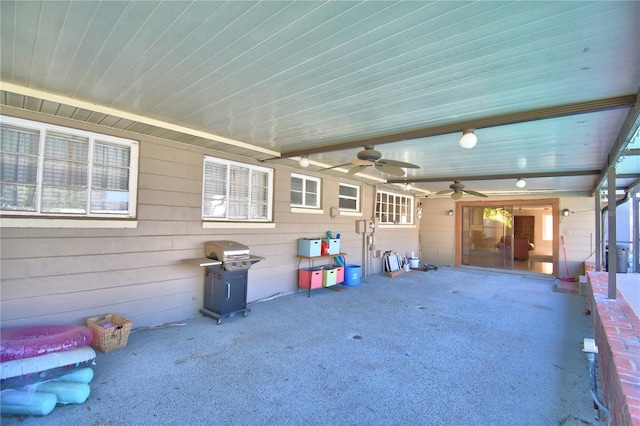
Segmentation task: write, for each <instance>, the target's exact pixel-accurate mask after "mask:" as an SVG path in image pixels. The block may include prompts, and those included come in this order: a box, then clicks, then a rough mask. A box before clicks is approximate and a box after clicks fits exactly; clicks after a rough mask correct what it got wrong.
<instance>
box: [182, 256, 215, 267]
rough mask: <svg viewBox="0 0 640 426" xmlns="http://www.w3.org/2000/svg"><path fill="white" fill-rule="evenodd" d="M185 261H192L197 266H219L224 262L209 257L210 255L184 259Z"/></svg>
mask: <svg viewBox="0 0 640 426" xmlns="http://www.w3.org/2000/svg"><path fill="white" fill-rule="evenodd" d="M183 262H187V263H190V264H192V265H197V266H217V265H222V262H221V261H219V260H215V259H209V258H208V257H198V258H196V259H184V260H183Z"/></svg>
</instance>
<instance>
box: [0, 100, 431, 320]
mask: <svg viewBox="0 0 640 426" xmlns="http://www.w3.org/2000/svg"><path fill="white" fill-rule="evenodd" d="M20 116H21V117H22V118H28V119H33V120H41V121H49V122H51V123H53V124H58V125H63V126H68V127H75V126H76V124H75V123H73V122H71V121H66V120H63V119H50V118H49V117H47V119H45V118H43V117H42V116H37V115H35V114H31V113H26V112H25V113H20ZM81 128H82V129H85V130H90V131H96V132H101V131H102V130H101V129H100V128H99V127H91V126H87V125H83V126H82V127H81ZM115 135H116V136H121V137H126V138H131V139H137V140H139V141H140V160H139V179H138V185H139V191H138V215H137V216H138V217H137V226H136V227H135V228H133V229H100V228H74V227H67V228H50V227H40V228H36V227H27V228H12V227H3V228H2V230H1V231H2V232H1V240H0V243H1V244H0V256H1V258H0V261H1V263H0V268H1V271H0V279H1V302H0V313H1V321H2V327H3V328H11V327H22V326H30V325H43V324H83V323H84V322H85V320H86V318H88V317H93V316H97V315H102V314H107V313H117V314H119V315H122V316H125V317H127V318H129V319H131V320H132V321H133V324H134V328H136V327H144V326H151V325H158V324H164V323H169V322H174V321H180V320H183V319H186V318H189V317H191V316H194V315H198V312H199V309H200V308H201V307H202V305H203V288H204V268H201V267H198V266H194V265H191V264H187V263H186V262H184V259H190V258H197V257H203V256H204V243H205V242H206V241H210V240H233V241H238V242H240V243H243V244H245V245H247V246H249V247H250V249H251V253H252V254H255V255H258V256H263V257H265V259H264V260H263V261H261V262H259V263H257V264H256V265H254V266H253V267H252V268H251V269H250V270H249V293H248V299H249V301H250V302H253V301H258V300H261V299H263V298H267V297H271V296H274V295H284V294H290V293H292V292H295V291H296V290H297V268H298V261H299V259H298V257H297V256H296V254H297V241H298V239H299V238H321V237H325V236H326V232H327V231H331V232H333V234H334V235H335V234H337V233H340V234H341V251H343V252H345V253H347V257H346V261H347V263H351V264H357V265H362V264H363V262H370V263H371V265H372V266H373V269H372V270H371V271H372V272H373V273H379V272H380V265H381V263H380V260H379V259H374V258H372V257H371V256H369V255H370V254H372V253H370V252H368V251H366V252H365V253H366V254H367V257H366V258H364V259H363V249H362V242H363V239H362V235H359V234H357V233H356V226H355V223H356V220H358V219H366V220H370V219H371V217H372V215H373V205H374V203H373V197H374V196H375V191H376V187H375V186H372V185H363V188H362V189H363V190H362V195H363V212H362V215H361V216H352V215H340V216H337V217H335V218H331V217H330V215H329V211H330V208H331V207H337V206H338V190H339V183H340V182H344V183H351V184H358V182H356V181H353V180H348V179H338V178H335V177H328V176H326V175H323V174H318V173H313V172H309V173H308V174H309V175H311V176H319V177H322V193H323V198H322V208H323V211H324V212H323V214H305V213H294V212H292V211H291V208H290V206H289V188H290V173H291V172H292V171H294V169H292V168H289V167H286V166H283V165H279V164H270V163H256V162H255V161H252V160H243V159H241V158H234V157H225V158H229V159H231V160H235V161H241V162H246V163H249V164H260V165H263V166H264V165H267V166H268V167H273V168H274V170H275V173H274V176H275V191H274V197H275V202H274V220H275V226H273V227H270V228H254V227H245V228H228V227H217V228H204V227H203V225H202V221H201V210H200V209H201V191H202V168H203V157H204V155H213V156H216V155H218V153H216V152H213V151H208V150H206V149H199V148H195V147H190V146H185V145H180V144H174V143H170V142H167V141H163V140H159V139H153V138H143V139H140V138H139V137H133V136H132V135H131V134H129V133H126V132H118V133H117V134H115ZM220 156H221V157H222V155H220ZM295 172H296V173H300V170H295ZM303 173H304V172H303ZM376 247H377V248H378V249H380V250H389V249H395V250H398V251H401V250H409V251H411V250H416V251H417V250H418V248H419V246H418V231H417V227H412V228H394V227H391V228H388V227H387V228H383V227H379V228H378V229H377V230H376ZM373 254H375V253H373ZM314 263H315V264H316V265H320V264H322V263H323V261H322V260H316V261H314ZM300 266H306V261H303V263H302V264H301V265H300ZM376 267H377V268H378V269H376ZM320 291H321V290H320ZM335 297H340V293H336V294H335Z"/></svg>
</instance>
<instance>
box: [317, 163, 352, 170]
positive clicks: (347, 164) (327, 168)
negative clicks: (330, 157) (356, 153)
mask: <svg viewBox="0 0 640 426" xmlns="http://www.w3.org/2000/svg"><path fill="white" fill-rule="evenodd" d="M350 165H351V163H346V164H340V165H338V166H331V167H325V168H324V169H320V170H318V171H319V172H321V171H323V170H331V169H337V168H338V167H346V166H350Z"/></svg>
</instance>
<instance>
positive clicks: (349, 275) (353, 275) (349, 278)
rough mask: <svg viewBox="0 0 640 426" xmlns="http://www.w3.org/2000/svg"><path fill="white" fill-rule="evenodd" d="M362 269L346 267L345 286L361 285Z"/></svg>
mask: <svg viewBox="0 0 640 426" xmlns="http://www.w3.org/2000/svg"><path fill="white" fill-rule="evenodd" d="M361 271H362V268H361V267H360V266H359V265H345V266H344V285H358V284H360V273H361Z"/></svg>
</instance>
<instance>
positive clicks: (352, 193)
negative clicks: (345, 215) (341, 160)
mask: <svg viewBox="0 0 640 426" xmlns="http://www.w3.org/2000/svg"><path fill="white" fill-rule="evenodd" d="M338 197H339V198H338V207H339V208H340V210H344V211H350V212H359V211H360V187H359V186H357V185H349V184H346V183H341V184H340V190H339V196H338Z"/></svg>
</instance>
